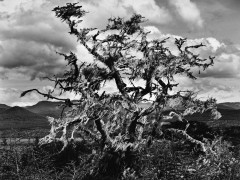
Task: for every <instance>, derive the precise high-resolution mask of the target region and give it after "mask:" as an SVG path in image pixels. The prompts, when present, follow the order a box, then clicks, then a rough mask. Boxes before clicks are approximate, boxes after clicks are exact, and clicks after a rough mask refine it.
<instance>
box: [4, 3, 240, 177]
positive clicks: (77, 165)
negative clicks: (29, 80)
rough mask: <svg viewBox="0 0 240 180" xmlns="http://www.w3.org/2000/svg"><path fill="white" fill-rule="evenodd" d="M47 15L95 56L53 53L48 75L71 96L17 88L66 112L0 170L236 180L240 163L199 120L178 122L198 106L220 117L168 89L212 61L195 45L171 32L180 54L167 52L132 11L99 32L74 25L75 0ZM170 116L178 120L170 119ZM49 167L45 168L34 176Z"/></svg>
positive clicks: (211, 102) (78, 12) (211, 105)
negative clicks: (60, 104) (53, 67)
mask: <svg viewBox="0 0 240 180" xmlns="http://www.w3.org/2000/svg"><path fill="white" fill-rule="evenodd" d="M53 11H54V12H55V13H56V16H57V17H59V18H60V19H61V20H62V21H63V22H66V23H67V24H68V25H69V29H70V32H69V33H70V34H72V35H74V36H76V38H77V40H78V42H79V43H80V44H81V45H82V46H83V47H85V48H86V50H87V51H88V52H89V53H90V54H91V55H92V57H93V62H90V61H89V62H82V61H81V60H79V59H78V58H77V56H76V55H75V54H74V53H73V52H70V53H69V54H63V53H60V52H59V55H61V56H63V57H64V58H65V60H66V62H67V64H68V69H67V70H66V72H65V73H64V74H63V76H62V77H54V78H48V79H49V80H51V81H53V82H55V88H58V89H60V91H61V93H60V95H61V94H62V93H64V92H74V93H75V94H77V95H80V98H79V99H78V100H74V101H71V100H70V99H64V98H61V96H60V97H59V96H55V95H54V90H53V91H49V93H48V94H45V93H42V92H40V91H39V90H37V89H30V90H27V91H25V92H23V93H22V95H21V96H24V95H26V94H27V93H30V92H32V91H36V92H37V93H39V94H42V95H43V96H45V97H47V98H50V99H56V100H60V101H65V108H68V110H67V111H65V108H64V109H63V113H62V117H60V118H52V117H49V118H48V119H49V122H50V124H51V130H50V133H49V134H48V135H47V136H45V137H43V138H42V139H40V143H39V144H36V145H35V146H34V147H28V148H27V149H22V150H21V151H11V153H10V155H11V156H12V159H13V160H9V161H7V160H4V162H6V163H7V164H6V165H1V168H2V172H3V171H6V172H10V173H12V175H14V178H15V179H16V178H18V179H21V178H23V179H24V178H26V179H27V178H29V179H31V178H33V177H34V178H35V179H44V178H45V179H46V178H47V179H82V180H87V179H89V180H90V179H94V180H95V179H219V178H222V179H229V178H230V179H234V178H235V179H238V178H239V176H240V172H239V169H240V163H239V160H238V159H237V158H236V157H237V156H235V155H236V154H234V152H232V151H230V149H231V146H230V144H229V143H228V142H226V141H224V140H223V139H222V138H216V137H215V136H214V134H211V133H212V130H211V129H210V128H209V127H208V126H207V125H205V124H204V123H203V124H201V123H198V122H195V125H194V122H188V121H187V120H186V117H187V116H188V115H191V114H194V113H197V112H200V113H203V112H205V111H210V112H211V118H212V119H218V118H220V117H221V115H220V113H219V112H218V111H217V106H216V100H215V99H212V98H210V99H208V100H206V101H201V100H199V99H197V98H196V94H195V93H194V92H192V91H182V90H180V91H177V90H176V87H178V83H176V82H175V79H176V77H177V76H179V75H181V76H187V77H188V78H190V79H196V76H195V74H194V72H195V71H196V69H199V71H200V70H205V69H207V68H208V67H209V66H211V65H213V59H214V58H213V57H209V58H208V59H203V58H201V57H200V55H198V54H195V50H196V49H198V48H201V47H202V46H204V45H203V44H197V45H187V39H181V38H179V39H177V38H176V39H175V42H174V44H173V45H175V47H176V49H177V51H178V52H177V53H176V52H174V53H173V52H172V51H171V50H170V48H168V47H166V43H167V41H168V40H169V38H166V39H154V40H150V39H149V38H148V34H149V32H146V31H145V30H144V28H143V27H142V26H141V23H142V22H144V18H143V17H142V16H141V15H138V14H134V15H133V16H132V17H131V18H130V19H129V20H124V19H122V18H110V19H109V20H108V24H107V26H106V28H104V29H101V30H99V29H96V28H81V27H80V26H81V21H82V20H81V18H82V17H83V16H84V15H85V14H86V12H85V11H84V10H83V9H82V7H81V6H79V5H78V4H71V3H68V4H66V6H63V7H56V8H54V10H53ZM139 81H140V82H143V83H142V85H141V86H139V85H137V84H138V83H137V82H139ZM109 82H111V83H114V84H115V85H116V87H117V89H118V92H117V93H110V92H107V91H104V85H105V83H109ZM143 102H148V103H150V104H151V105H150V106H149V107H145V108H144V107H142V106H140V105H139V104H140V103H143ZM179 107H181V108H180V109H179ZM166 108H168V109H169V108H170V109H171V111H170V112H168V113H167V114H166V111H165V110H166ZM150 116H151V118H150ZM171 121H177V122H175V123H172V124H171V125H169V122H171ZM201 126H202V127H201ZM198 128H199V129H198ZM203 128H204V129H203ZM204 130H205V131H204ZM79 137H80V138H81V141H80V142H79V141H77V140H76V139H77V138H79ZM17 153H20V155H19V154H17ZM20 157H21V158H20ZM1 158H3V159H4V158H6V156H4V155H3V156H2V157H1ZM9 158H10V157H9ZM47 159H50V161H47ZM6 167H15V168H14V169H13V170H6ZM19 167H21V168H22V169H21V168H19ZM53 167H54V168H53ZM4 168H5V169H4ZM48 168H51V171H50V170H48V171H46V173H43V174H41V173H40V172H42V171H45V170H46V169H48ZM15 170H16V171H15ZM13 172H14V173H15V174H14V173H13ZM26 172H32V173H31V175H27V173H26ZM5 175H6V173H5ZM3 177H5V178H6V177H7V176H3Z"/></svg>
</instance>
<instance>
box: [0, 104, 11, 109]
mask: <svg viewBox="0 0 240 180" xmlns="http://www.w3.org/2000/svg"><path fill="white" fill-rule="evenodd" d="M0 108H1V109H9V108H10V106H8V105H6V104H0Z"/></svg>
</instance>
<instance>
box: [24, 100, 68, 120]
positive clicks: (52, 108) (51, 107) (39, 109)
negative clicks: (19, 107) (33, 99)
mask: <svg viewBox="0 0 240 180" xmlns="http://www.w3.org/2000/svg"><path fill="white" fill-rule="evenodd" d="M63 104H64V102H52V101H39V102H38V103H37V104H35V105H33V106H26V107H25V108H26V109H27V110H29V111H31V112H34V113H37V114H39V115H42V116H51V117H54V118H58V117H60V115H61V112H62V108H63V107H62V106H61V105H63Z"/></svg>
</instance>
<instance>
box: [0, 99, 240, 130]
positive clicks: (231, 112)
mask: <svg viewBox="0 0 240 180" xmlns="http://www.w3.org/2000/svg"><path fill="white" fill-rule="evenodd" d="M62 104H63V102H51V101H40V102H38V103H37V104H35V105H33V106H26V107H18V106H15V107H10V106H7V105H5V104H0V129H11V128H37V127H42V128H49V123H48V121H47V118H46V116H51V117H54V118H58V117H60V115H61V111H62V107H61V105H62ZM140 106H141V107H142V108H147V107H149V106H150V104H149V103H141V104H140ZM218 110H219V111H220V113H221V114H222V118H221V119H220V121H221V122H223V121H225V122H226V123H232V122H235V123H237V124H240V102H236V103H229V102H227V103H220V104H218ZM167 111H168V110H167ZM186 118H187V119H188V120H190V121H191V120H196V121H206V122H207V121H208V120H209V118H210V113H209V112H205V113H203V114H200V113H196V114H193V115H191V116H188V117H186Z"/></svg>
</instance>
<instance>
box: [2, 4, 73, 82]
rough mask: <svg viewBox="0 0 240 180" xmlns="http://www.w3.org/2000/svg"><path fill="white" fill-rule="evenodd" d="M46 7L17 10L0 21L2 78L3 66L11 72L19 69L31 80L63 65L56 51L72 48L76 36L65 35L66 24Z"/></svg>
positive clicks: (51, 72)
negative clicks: (42, 8)
mask: <svg viewBox="0 0 240 180" xmlns="http://www.w3.org/2000/svg"><path fill="white" fill-rule="evenodd" d="M48 10H49V9H47V10H41V8H39V9H34V10H31V9H29V10H23V9H18V10H17V11H16V12H15V13H13V14H11V15H8V18H5V19H4V18H2V19H1V20H0V25H1V29H0V52H1V54H0V67H2V69H1V74H2V76H3V77H4V72H6V71H7V69H11V70H12V71H13V73H14V72H17V71H19V69H21V71H22V73H25V74H27V75H29V76H30V77H31V79H34V78H36V77H39V76H50V75H53V74H56V73H59V72H61V71H62V69H63V68H64V65H63V58H62V57H60V56H59V55H57V54H56V51H58V52H64V53H67V52H69V51H76V39H75V38H74V37H71V36H70V35H69V34H68V31H69V30H68V28H67V25H66V24H64V23H62V22H61V21H60V20H59V19H57V18H56V17H54V14H53V12H51V11H50V10H49V11H48ZM4 20H5V21H4ZM16 68H19V69H16Z"/></svg>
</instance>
